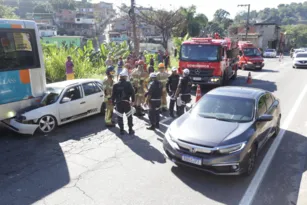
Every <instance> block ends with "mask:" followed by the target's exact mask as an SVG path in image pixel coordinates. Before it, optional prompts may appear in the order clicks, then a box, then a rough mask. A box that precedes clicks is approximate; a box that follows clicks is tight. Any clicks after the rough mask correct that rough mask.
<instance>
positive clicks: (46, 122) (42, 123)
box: [38, 115, 56, 133]
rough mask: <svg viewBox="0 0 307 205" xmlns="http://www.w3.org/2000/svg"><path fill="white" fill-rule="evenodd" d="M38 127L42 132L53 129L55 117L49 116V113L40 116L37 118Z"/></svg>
mask: <svg viewBox="0 0 307 205" xmlns="http://www.w3.org/2000/svg"><path fill="white" fill-rule="evenodd" d="M38 124H39V129H40V130H41V131H42V132H44V133H48V132H51V131H53V130H54V128H55V127H56V121H55V118H54V117H52V116H50V115H46V116H44V117H42V118H41V119H40V120H39V123H38Z"/></svg>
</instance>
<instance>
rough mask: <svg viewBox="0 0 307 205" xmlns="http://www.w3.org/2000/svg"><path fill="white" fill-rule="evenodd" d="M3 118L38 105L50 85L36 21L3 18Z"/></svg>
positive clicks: (0, 69) (0, 91) (0, 112)
mask: <svg viewBox="0 0 307 205" xmlns="http://www.w3.org/2000/svg"><path fill="white" fill-rule="evenodd" d="M0 62H1V63H0V121H1V120H4V119H9V118H13V117H14V116H15V115H16V113H17V112H18V111H19V110H21V109H23V108H26V107H29V106H31V105H34V104H35V103H36V101H38V100H39V99H40V98H41V96H42V95H43V93H44V91H45V89H46V74H45V66H44V62H43V52H42V48H41V45H40V37H39V33H38V29H37V25H36V23H35V22H34V21H27V20H11V19H0Z"/></svg>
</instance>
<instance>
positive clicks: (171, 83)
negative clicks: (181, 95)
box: [166, 67, 180, 117]
mask: <svg viewBox="0 0 307 205" xmlns="http://www.w3.org/2000/svg"><path fill="white" fill-rule="evenodd" d="M179 78H180V76H179V75H178V74H177V68H176V67H173V68H172V74H171V75H170V76H169V77H168V80H167V83H166V91H167V93H168V95H169V96H170V98H171V99H170V102H169V115H170V116H171V117H175V116H174V106H175V103H176V98H175V93H176V90H177V87H178V83H179ZM176 110H177V111H178V107H177V109H176Z"/></svg>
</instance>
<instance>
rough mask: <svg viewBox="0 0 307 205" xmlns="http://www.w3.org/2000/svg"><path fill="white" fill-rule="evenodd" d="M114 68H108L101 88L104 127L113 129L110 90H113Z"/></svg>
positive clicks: (112, 107)
mask: <svg viewBox="0 0 307 205" xmlns="http://www.w3.org/2000/svg"><path fill="white" fill-rule="evenodd" d="M114 73H115V72H114V67H113V66H109V67H108V68H107V71H106V75H107V77H106V79H104V81H103V88H104V94H105V97H104V100H105V105H106V113H105V123H106V127H115V124H114V123H113V121H112V116H113V109H114V106H113V103H112V99H111V97H112V90H113V84H114V80H113V78H114Z"/></svg>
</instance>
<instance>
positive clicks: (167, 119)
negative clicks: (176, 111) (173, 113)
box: [160, 117, 173, 124]
mask: <svg viewBox="0 0 307 205" xmlns="http://www.w3.org/2000/svg"><path fill="white" fill-rule="evenodd" d="M171 119H173V118H172V117H168V118H165V119H164V120H161V121H160V123H162V124H163V123H165V122H167V121H169V120H171Z"/></svg>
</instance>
